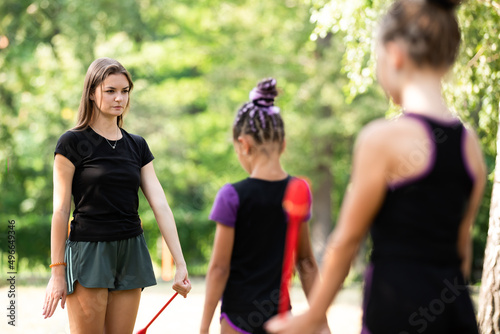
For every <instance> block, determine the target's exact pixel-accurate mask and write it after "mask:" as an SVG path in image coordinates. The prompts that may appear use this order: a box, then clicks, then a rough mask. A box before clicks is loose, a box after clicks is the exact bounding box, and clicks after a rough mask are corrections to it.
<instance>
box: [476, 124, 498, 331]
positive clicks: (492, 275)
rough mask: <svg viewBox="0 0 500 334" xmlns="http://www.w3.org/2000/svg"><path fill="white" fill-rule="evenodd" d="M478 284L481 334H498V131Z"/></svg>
mask: <svg viewBox="0 0 500 334" xmlns="http://www.w3.org/2000/svg"><path fill="white" fill-rule="evenodd" d="M481 281H482V283H481V290H480V295H479V312H478V322H479V327H480V330H481V333H482V334H500V127H499V131H498V132H497V157H496V162H495V182H494V183H493V191H492V194H491V205H490V221H489V228H488V241H487V242H486V250H485V255H484V264H483V277H482V280H481Z"/></svg>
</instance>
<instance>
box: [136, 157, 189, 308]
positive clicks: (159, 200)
mask: <svg viewBox="0 0 500 334" xmlns="http://www.w3.org/2000/svg"><path fill="white" fill-rule="evenodd" d="M141 189H142V192H143V193H144V196H146V199H147V200H148V202H149V205H150V206H151V209H153V213H154V215H155V218H156V221H157V223H158V227H159V228H160V232H161V235H162V236H163V238H164V239H165V241H166V243H167V246H168V248H169V250H170V253H172V256H173V258H174V261H175V267H176V269H175V278H174V285H173V286H172V288H173V289H174V290H175V291H177V292H178V293H179V294H181V295H182V296H184V298H185V297H186V296H187V294H188V293H189V291H190V290H191V282H190V281H189V279H188V272H187V267H186V262H185V261H184V256H183V255H182V248H181V243H180V242H179V236H178V235H177V227H176V226H175V220H174V215H173V214H172V210H171V209H170V206H169V205H168V203H167V199H166V197H165V193H164V192H163V188H162V186H161V184H160V181H158V178H157V177H156V173H155V170H154V167H153V162H150V163H148V164H147V165H145V166H144V167H142V169H141Z"/></svg>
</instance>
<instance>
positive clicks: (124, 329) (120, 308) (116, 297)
mask: <svg viewBox="0 0 500 334" xmlns="http://www.w3.org/2000/svg"><path fill="white" fill-rule="evenodd" d="M140 301H141V289H132V290H120V291H110V292H109V295H108V308H107V310H106V319H105V321H104V323H105V325H104V333H105V334H128V333H130V334H132V332H133V330H134V325H135V319H136V318H137V311H138V310H139V302H140Z"/></svg>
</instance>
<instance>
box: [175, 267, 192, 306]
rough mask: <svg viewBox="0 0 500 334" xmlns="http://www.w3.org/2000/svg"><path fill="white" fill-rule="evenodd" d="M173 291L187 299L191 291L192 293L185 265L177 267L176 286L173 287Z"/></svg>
mask: <svg viewBox="0 0 500 334" xmlns="http://www.w3.org/2000/svg"><path fill="white" fill-rule="evenodd" d="M172 289H174V290H175V291H176V292H178V293H179V294H180V295H182V296H183V297H184V298H186V297H187V294H188V293H189V291H191V281H190V280H189V278H188V271H187V268H186V266H185V265H184V266H182V265H181V266H178V267H176V269H175V277H174V285H172Z"/></svg>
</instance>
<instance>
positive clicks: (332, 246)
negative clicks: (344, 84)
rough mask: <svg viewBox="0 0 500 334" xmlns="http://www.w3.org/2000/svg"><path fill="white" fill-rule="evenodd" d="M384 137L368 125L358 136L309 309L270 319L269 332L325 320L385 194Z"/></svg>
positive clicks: (299, 333)
mask: <svg viewBox="0 0 500 334" xmlns="http://www.w3.org/2000/svg"><path fill="white" fill-rule="evenodd" d="M381 130H383V129H381ZM383 137H384V136H383V132H382V131H378V130H377V127H374V126H369V127H367V128H366V129H365V130H363V131H362V133H361V134H360V136H359V138H358V142H357V145H356V148H355V150H354V157H353V172H352V177H351V185H350V189H349V190H348V192H347V193H346V195H345V198H344V201H343V203H342V209H341V212H340V216H339V220H338V224H337V227H336V228H335V231H334V232H333V233H332V235H331V237H330V241H329V244H328V247H327V249H326V251H325V257H324V260H323V268H322V275H321V276H322V280H321V282H318V283H319V284H315V285H314V287H313V289H312V291H311V296H310V298H309V300H310V302H309V304H310V309H309V310H308V311H307V312H306V313H305V314H302V315H300V316H298V317H295V318H292V319H291V320H289V321H283V319H280V318H279V317H277V318H275V319H273V320H271V321H270V322H269V323H268V326H267V327H266V328H267V330H268V331H269V332H271V333H287V334H306V333H314V330H315V329H316V328H318V327H319V326H321V323H322V322H323V321H324V317H325V314H326V311H327V310H328V307H329V306H330V304H331V303H332V301H333V299H334V298H335V296H336V294H337V292H338V291H339V290H340V288H341V286H342V283H343V281H344V279H345V277H346V276H347V274H348V272H349V269H350V266H351V262H352V260H353V259H354V257H355V256H356V253H357V251H358V248H359V244H360V243H361V241H362V240H363V238H364V236H365V235H366V233H367V231H368V229H369V227H370V224H371V221H372V219H373V217H374V215H375V214H376V212H377V211H378V209H379V207H380V205H381V204H382V201H383V199H384V197H385V191H386V171H387V161H388V158H387V153H386V150H384V146H385V143H384V140H383ZM385 147H386V146H385Z"/></svg>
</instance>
